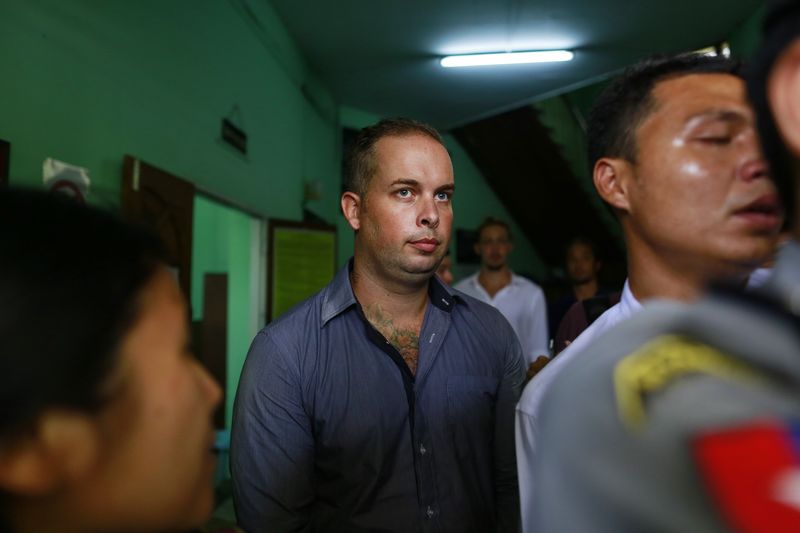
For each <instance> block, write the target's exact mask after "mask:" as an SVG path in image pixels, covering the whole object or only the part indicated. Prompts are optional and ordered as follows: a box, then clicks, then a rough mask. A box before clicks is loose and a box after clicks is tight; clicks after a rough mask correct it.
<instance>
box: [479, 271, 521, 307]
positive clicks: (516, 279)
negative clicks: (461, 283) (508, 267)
mask: <svg viewBox="0 0 800 533" xmlns="http://www.w3.org/2000/svg"><path fill="white" fill-rule="evenodd" d="M509 273H510V274H511V281H510V282H509V284H508V285H505V286H504V287H503V288H502V289H500V290H499V291H497V292H496V293H495V295H494V297H491V296H489V293H488V292H486V289H484V288H483V285H481V282H480V281H478V276H480V274H481V271H480V270H479V271H477V272H476V273H474V274H473V275H471V276H470V277H468V278H467V281H468V282H469V283H470V284H471V285H472V286H473V287H475V289H476V290H478V291H480V292H481V293H483V294H484V295H485V296H486V300H487V301H492V300H494V298H497V295H498V294H500V293H501V292H502V291H504V290H506V289H507V288H509V287H517V286H519V285H522V284H524V283H525V280H524V278H521V277H519V276H517V275H516V274H514V273H513V272H511V271H509Z"/></svg>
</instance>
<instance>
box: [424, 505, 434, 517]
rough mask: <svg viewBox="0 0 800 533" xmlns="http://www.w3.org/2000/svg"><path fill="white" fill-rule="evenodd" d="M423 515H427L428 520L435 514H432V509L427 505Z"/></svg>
mask: <svg viewBox="0 0 800 533" xmlns="http://www.w3.org/2000/svg"><path fill="white" fill-rule="evenodd" d="M425 514H426V515H428V518H433V515H435V514H436V513H435V512H434V510H433V508H432V507H431V506H430V505H429V506H428V510H427V511H425Z"/></svg>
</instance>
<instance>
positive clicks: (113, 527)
mask: <svg viewBox="0 0 800 533" xmlns="http://www.w3.org/2000/svg"><path fill="white" fill-rule="evenodd" d="M188 341H189V339H188V330H187V314H186V304H185V302H184V299H183V296H182V295H181V292H180V290H179V289H178V287H177V285H176V283H175V281H174V280H173V277H172V275H171V274H170V272H169V271H168V270H167V269H166V268H165V266H164V263H163V256H162V253H161V248H160V246H159V244H158V242H157V241H156V240H155V239H154V238H153V237H151V236H150V235H149V234H147V233H145V232H142V231H139V230H138V229H134V228H131V227H129V226H127V225H125V224H123V223H122V222H120V221H118V220H117V219H116V218H115V217H113V216H111V215H109V214H107V213H103V212H100V211H98V210H95V209H92V208H88V207H83V206H79V205H77V204H75V203H73V202H71V201H69V200H67V199H62V198H60V197H55V196H52V195H45V194H42V193H34V192H25V191H0V530H4V531H12V532H14V533H26V532H29V531H32V532H33V531H35V532H45V531H46V532H59V531H75V532H79V531H87V532H88V531H103V532H113V531H126V532H134V531H180V530H186V529H189V528H192V527H196V526H199V525H201V524H202V523H203V522H204V521H205V520H206V518H207V517H208V515H209V514H210V512H211V510H212V506H213V488H212V476H213V473H214V465H215V459H214V456H213V455H212V453H211V447H212V444H213V437H214V433H213V428H212V424H211V414H212V411H213V410H214V408H215V406H216V405H217V404H218V403H219V401H220V398H221V393H220V389H219V387H218V386H217V384H216V383H215V382H214V381H213V379H212V378H211V377H210V376H209V375H208V374H207V373H206V371H205V370H204V369H203V368H202V367H201V366H200V365H199V364H198V362H197V361H196V360H195V358H194V357H193V356H192V354H191V352H190V351H189V348H188Z"/></svg>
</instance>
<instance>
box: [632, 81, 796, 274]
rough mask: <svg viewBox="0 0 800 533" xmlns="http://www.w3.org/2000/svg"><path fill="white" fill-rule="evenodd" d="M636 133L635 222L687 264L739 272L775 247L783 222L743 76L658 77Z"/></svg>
mask: <svg viewBox="0 0 800 533" xmlns="http://www.w3.org/2000/svg"><path fill="white" fill-rule="evenodd" d="M653 98H654V100H655V103H656V105H655V108H654V110H653V111H652V112H651V114H650V115H648V116H647V117H646V118H645V119H644V120H643V121H642V123H641V124H640V126H639V128H638V130H637V133H636V142H637V156H636V161H635V163H632V164H631V165H632V169H633V174H634V176H633V179H631V180H630V182H629V186H630V189H629V191H628V202H629V206H628V210H627V211H628V214H629V218H630V227H631V228H632V231H633V232H634V233H635V234H636V235H637V237H638V240H639V241H640V242H646V243H648V246H649V248H650V249H652V250H654V251H655V253H656V254H657V255H658V257H661V258H663V259H665V260H667V261H669V262H670V264H671V265H673V266H676V267H678V266H679V267H680V268H699V269H704V270H708V269H709V268H715V269H718V270H716V273H717V274H718V275H734V274H738V273H741V272H742V269H745V270H746V269H747V268H749V267H753V266H755V265H758V264H759V263H760V262H761V261H762V260H763V259H764V258H765V257H767V256H768V255H769V254H770V253H771V252H772V250H773V248H774V246H775V242H776V238H777V235H778V231H779V229H780V226H781V223H782V214H781V213H780V208H779V204H778V198H777V194H776V190H775V187H774V185H773V183H772V181H771V180H770V179H768V176H767V169H766V164H765V162H764V161H763V159H762V155H761V152H760V148H759V144H758V139H757V137H756V131H755V125H754V120H755V119H754V114H753V111H752V110H751V108H750V106H749V105H748V104H747V101H746V99H745V88H744V83H743V82H742V81H741V80H740V79H739V78H737V77H735V76H731V75H727V74H692V75H687V76H682V77H679V78H674V79H669V80H666V81H662V82H660V83H658V84H657V85H656V86H655V87H654V89H653Z"/></svg>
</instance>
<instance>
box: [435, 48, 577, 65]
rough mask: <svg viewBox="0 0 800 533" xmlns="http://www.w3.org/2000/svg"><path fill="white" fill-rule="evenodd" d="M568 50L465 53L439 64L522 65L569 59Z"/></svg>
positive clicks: (570, 55)
mask: <svg viewBox="0 0 800 533" xmlns="http://www.w3.org/2000/svg"><path fill="white" fill-rule="evenodd" d="M574 55H575V54H573V53H572V52H570V51H569V50H537V51H532V52H502V53H499V54H466V55H458V56H446V57H443V58H442V60H441V61H440V64H441V65H442V66H443V67H446V68H453V67H483V66H490V65H523V64H525V63H552V62H557V61H570V60H572V58H573V56H574Z"/></svg>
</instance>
